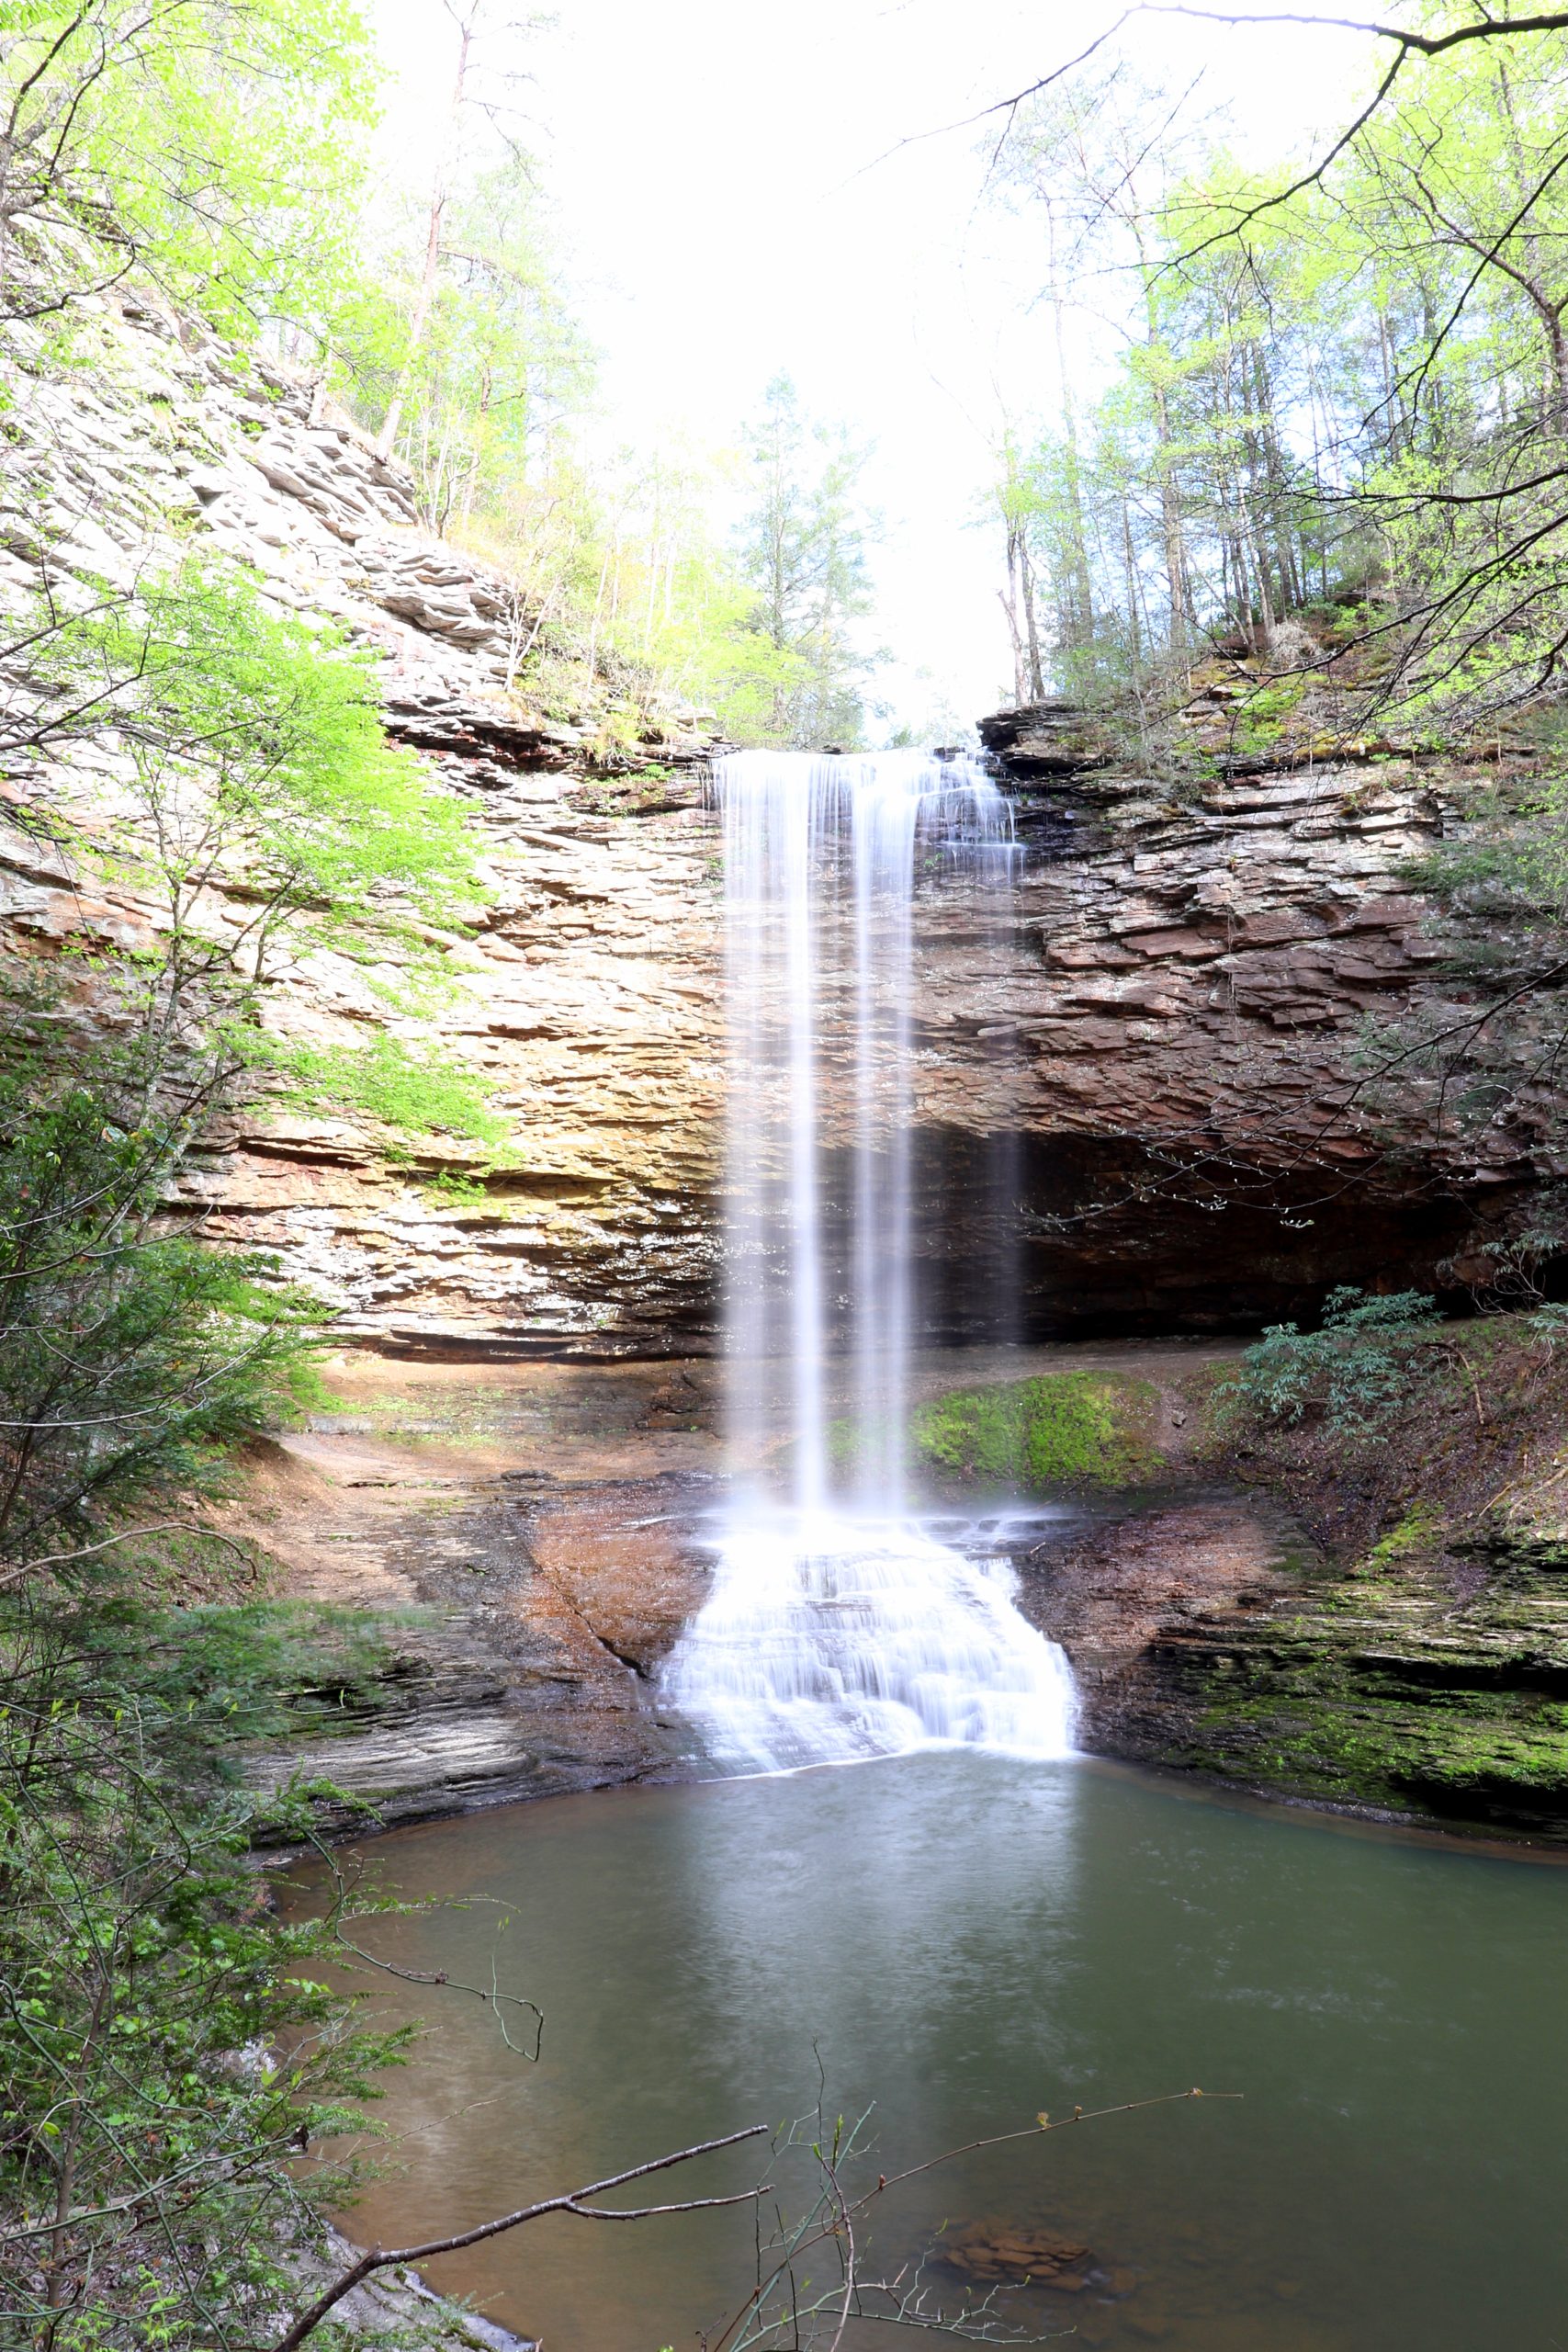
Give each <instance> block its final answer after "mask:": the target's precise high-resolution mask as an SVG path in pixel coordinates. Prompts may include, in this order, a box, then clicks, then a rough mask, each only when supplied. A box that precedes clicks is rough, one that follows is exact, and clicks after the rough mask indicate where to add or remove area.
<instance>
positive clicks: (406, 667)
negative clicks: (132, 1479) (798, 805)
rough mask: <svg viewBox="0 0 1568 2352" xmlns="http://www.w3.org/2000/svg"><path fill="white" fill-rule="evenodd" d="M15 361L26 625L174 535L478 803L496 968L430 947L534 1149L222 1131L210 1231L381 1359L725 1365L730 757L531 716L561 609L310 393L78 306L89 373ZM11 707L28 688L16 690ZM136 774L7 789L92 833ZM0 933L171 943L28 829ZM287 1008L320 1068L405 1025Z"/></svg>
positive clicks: (262, 1127) (379, 1007) (12, 522)
mask: <svg viewBox="0 0 1568 2352" xmlns="http://www.w3.org/2000/svg"><path fill="white" fill-rule="evenodd" d="M11 357H12V359H13V362H14V373H13V381H14V383H15V387H16V395H17V397H16V401H15V405H14V406H13V407H11V408H10V409H9V411H8V412H7V413H6V420H5V430H6V438H7V442H8V444H9V447H8V452H7V467H6V488H5V496H4V505H3V507H0V538H3V542H4V548H5V553H4V557H3V558H0V562H3V566H4V571H3V578H0V587H3V589H4V591H5V593H6V597H7V599H8V600H13V601H14V600H18V599H20V598H22V597H24V596H26V595H27V594H28V593H30V591H31V590H32V589H33V588H35V587H36V584H37V582H38V580H39V576H40V566H42V565H47V567H48V569H49V571H50V573H51V576H52V577H53V578H54V579H56V580H57V581H58V580H60V579H61V578H62V577H66V576H69V575H72V574H75V575H77V576H79V577H81V576H90V575H96V576H98V577H101V578H105V579H107V580H108V581H110V582H116V583H118V584H121V585H127V584H129V583H130V581H131V580H132V578H133V577H134V576H135V574H136V573H137V572H138V571H140V570H141V569H142V568H144V567H146V566H147V565H149V564H152V566H153V567H156V566H157V565H158V564H159V563H160V562H162V561H165V560H169V559H170V558H171V557H172V556H173V555H174V553H175V547H176V544H177V535H180V534H183V535H184V536H185V538H186V542H187V543H194V544H197V545H200V544H203V543H207V544H215V545H216V546H217V547H219V548H223V549H225V550H226V551H228V552H229V553H231V555H233V556H235V557H236V558H238V559H240V560H243V561H244V562H246V563H248V564H250V565H253V566H254V567H255V568H256V569H257V571H259V572H260V573H261V575H262V577H263V580H264V582H265V587H266V591H267V594H269V595H270V596H271V597H273V598H274V599H276V602H277V603H278V604H279V605H282V606H284V607H285V608H288V609H292V610H295V611H299V612H300V613H303V614H305V615H307V616H318V615H319V616H325V617H328V618H330V619H331V620H333V622H335V623H337V624H338V625H339V626H340V627H341V628H344V630H345V631H346V632H347V634H348V635H349V636H350V637H351V638H354V639H357V640H358V641H360V642H361V643H363V644H365V645H366V646H367V647H369V648H371V649H373V650H375V651H376V652H378V654H379V655H380V656H381V657H382V659H381V662H380V667H379V673H378V674H379V682H380V685H381V689H382V693H383V695H384V698H385V705H386V712H387V723H388V727H389V730H390V732H391V733H392V735H393V736H394V737H395V738H397V739H398V740H400V741H403V742H406V743H408V744H409V745H411V746H412V747H413V748H415V749H416V750H418V751H419V752H421V753H422V754H423V757H424V758H425V759H426V760H427V762H428V763H430V765H431V766H432V768H433V770H434V773H435V774H436V775H438V776H439V777H440V778H441V779H442V781H443V782H444V783H445V784H446V786H449V787H450V788H451V789H452V790H454V791H456V792H457V793H460V794H462V795H464V796H465V797H467V798H468V800H469V801H470V802H471V804H472V806H473V809H474V816H475V821H476V823H477V824H478V825H479V827H480V828H481V829H482V832H483V836H484V850H485V854H486V859H487V865H488V870H489V874H490V878H491V885H492V890H493V895H492V898H491V903H490V904H489V906H488V907H487V908H486V909H485V910H484V911H483V912H482V914H481V915H480V916H479V934H478V938H477V941H476V942H475V943H474V944H473V946H472V948H466V947H465V946H464V945H463V944H462V943H460V942H457V941H455V940H454V941H450V942H446V943H442V942H440V941H437V942H434V944H435V945H436V946H437V947H440V946H442V945H443V944H445V945H446V948H447V949H448V950H449V951H450V964H451V968H452V973H453V979H454V988H453V990H452V994H451V996H450V999H449V1001H448V1003H447V1005H446V1010H445V1012H444V1013H443V1015H442V1016H441V1027H442V1031H443V1034H444V1042H445V1046H446V1051H447V1052H448V1053H449V1054H450V1055H451V1057H452V1058H453V1060H454V1061H455V1062H456V1063H457V1064H459V1065H460V1066H461V1067H462V1068H464V1069H468V1070H471V1071H476V1072H478V1073H479V1075H480V1076H482V1077H483V1078H484V1079H485V1080H488V1081H489V1082H490V1084H491V1087H492V1088H493V1090H494V1107H495V1109H496V1110H497V1111H498V1112H499V1113H500V1114H501V1115H502V1117H503V1118H504V1119H505V1120H506V1121H507V1123H508V1125H509V1126H510V1128H511V1130H512V1134H511V1140H510V1144H509V1146H508V1148H507V1149H506V1151H505V1153H504V1155H503V1158H504V1161H505V1165H504V1169H503V1170H502V1171H501V1172H498V1173H497V1174H495V1175H494V1176H493V1177H487V1178H483V1179H482V1180H481V1182H480V1183H479V1188H478V1190H477V1191H476V1190H475V1189H474V1188H473V1187H472V1186H471V1185H461V1186H454V1185H452V1183H451V1182H450V1181H449V1180H450V1178H451V1177H452V1176H453V1175H454V1174H457V1175H459V1176H461V1175H462V1174H463V1172H464V1169H465V1166H466V1165H468V1164H469V1163H472V1162H473V1161H475V1160H477V1159H479V1154H478V1152H477V1151H476V1150H465V1148H464V1147H462V1146H460V1145H459V1146H455V1147H453V1148H450V1149H445V1148H442V1147H440V1146H438V1145H430V1146H425V1147H419V1146H416V1147H415V1148H413V1149H412V1152H411V1151H408V1150H398V1149H396V1148H394V1149H392V1150H390V1151H389V1148H388V1145H389V1141H392V1140H394V1139H390V1138H389V1137H388V1136H385V1135H384V1134H383V1133H380V1132H378V1130H376V1129H375V1128H374V1127H373V1126H367V1125H366V1124H365V1123H364V1122H361V1121H355V1120H353V1119H349V1118H347V1117H339V1116H333V1115H330V1114H329V1115H323V1116H317V1115H310V1116H304V1115H299V1114H293V1113H290V1114H278V1113H277V1112H276V1109H275V1110H273V1111H271V1112H270V1113H269V1112H265V1111H263V1112H258V1114H255V1115H254V1116H252V1117H249V1118H246V1119H245V1120H243V1121H242V1122H241V1123H240V1124H239V1125H237V1126H236V1127H235V1128H234V1129H233V1130H232V1131H231V1132H230V1133H227V1134H222V1135H220V1136H218V1137H217V1138H215V1148H213V1149H212V1150H211V1151H210V1152H209V1153H208V1154H207V1156H206V1158H205V1159H204V1161H203V1163H202V1164H201V1165H200V1166H199V1167H198V1168H197V1170H196V1171H195V1172H194V1173H193V1175H192V1177H191V1179H190V1181H189V1182H188V1184H187V1186H186V1193H185V1203H186V1205H187V1206H188V1207H190V1208H192V1209H196V1208H198V1207H199V1208H200V1209H202V1210H203V1211H205V1212H206V1215H207V1227H206V1229H207V1230H208V1231H209V1233H211V1234H213V1235H215V1236H217V1237H219V1238H223V1239H228V1240H233V1241H235V1242H240V1243H244V1244H253V1245H257V1246H262V1247H267V1248H272V1249H276V1250H279V1251H280V1252H282V1253H283V1255H284V1257H285V1259H286V1261H287V1263H288V1270H289V1272H290V1273H291V1274H292V1275H293V1276H294V1277H295V1278H296V1279H298V1280H299V1281H302V1282H304V1283H307V1284H309V1285H310V1287H311V1288H312V1289H313V1290H315V1291H316V1292H317V1293H318V1294H319V1295H323V1296H324V1297H326V1298H327V1299H328V1300H330V1301H331V1302H332V1303H333V1306H336V1307H337V1308H338V1310H339V1317H340V1319H339V1321H338V1324H337V1329H338V1330H339V1331H340V1332H341V1333H342V1335H343V1336H344V1338H356V1339H360V1340H365V1341H367V1342H369V1343H372V1344H375V1345H378V1346H380V1347H382V1348H390V1349H393V1350H396V1351H418V1352H432V1351H434V1352H457V1353H464V1354H468V1353H485V1352H496V1351H499V1352H502V1353H514V1354H515V1353H529V1352H536V1351H574V1350H586V1351H594V1352H611V1353H615V1352H627V1351H631V1352H640V1351H652V1352H658V1351H662V1350H665V1349H668V1348H670V1347H671V1346H672V1345H675V1344H677V1342H678V1341H679V1340H685V1341H686V1342H687V1343H689V1342H690V1340H691V1339H692V1337H693V1336H695V1337H696V1338H697V1339H698V1340H699V1343H700V1340H701V1339H702V1337H703V1336H704V1335H705V1330H706V1328H707V1322H708V1316H709V1301H710V1296H711V1289H712V1283H711V1274H710V1259H711V1254H712V1252H711V1240H710V1222H711V1221H710V1219H709V1218H708V1217H707V1216H706V1214H705V1203H706V1202H707V1200H708V1198H709V1195H710V1193H711V1190H712V1185H713V1181H714V1173H715V1170H714V1160H713V1135H714V1128H715V1111H716V1091H715V1075H714V1068H713V1052H714V1035H715V1021H714V1013H715V987H714V946H715V921H714V884H713V877H712V873H711V842H710V839H709V835H708V830H707V826H706V822H705V818H704V816H703V812H702V810H701V808H700V805H699V804H700V800H701V785H700V776H699V774H698V769H699V766H700V762H701V760H702V758H703V757H704V755H705V753H706V752H707V751H708V750H709V749H710V748H711V745H712V742H713V737H712V734H711V730H710V731H709V732H708V733H706V734H705V733H703V732H702V731H701V729H700V728H699V727H698V725H697V723H696V722H695V721H694V718H692V717H691V715H690V714H685V715H682V714H681V713H679V712H672V713H670V714H666V715H664V716H660V715H659V714H657V713H653V714H650V713H649V712H648V711H646V710H640V711H639V710H637V709H636V708H635V707H634V706H632V705H631V704H630V703H629V702H622V703H621V704H620V705H619V706H616V705H615V702H614V700H613V698H612V697H611V696H610V695H608V694H607V693H604V694H601V695H600V696H599V699H598V703H597V704H596V706H595V707H594V708H592V709H591V710H588V711H585V712H582V713H579V714H577V716H576V717H575V718H562V717H560V716H559V715H558V714H554V713H551V712H549V711H547V710H544V709H540V708H537V707H533V706H532V705H531V704H530V703H529V702H528V701H527V700H526V698H525V696H524V695H523V694H522V693H521V692H520V691H518V690H517V680H518V673H519V671H520V668H521V666H522V664H523V662H524V661H525V656H526V654H527V652H528V650H530V647H531V645H532V643H533V642H534V640H535V639H536V637H537V636H538V633H539V627H540V620H539V616H537V615H536V614H532V613H530V611H529V610H528V609H527V607H526V606H525V603H524V601H523V599H522V597H521V594H520V593H519V591H518V590H517V588H516V586H515V584H514V583H513V582H511V581H510V580H509V579H507V578H506V577H505V576H504V575H502V573H500V572H498V571H494V570H492V569H491V568H490V567H488V566H487V565H485V564H483V563H480V562H479V561H477V560H475V559H473V558H471V557H469V556H468V555H465V554H463V553H461V552H460V551H458V550H457V549H455V548H450V547H447V546H446V545H444V544H442V543H441V542H440V541H438V540H435V539H434V538H433V537H431V536H430V535H429V534H428V533H427V532H425V531H423V530H422V529H421V528H420V527H419V526H418V524H417V522H416V519H415V515H414V509H413V504H412V495H411V490H410V485H409V483H408V481H406V479H405V478H404V476H403V474H402V472H401V469H399V468H398V467H396V466H394V465H389V464H388V463H387V462H386V461H385V460H383V459H382V458H378V456H377V455H376V454H375V453H374V451H373V450H372V449H370V448H369V447H367V445H366V443H365V441H364V439H363V438H362V436H360V435H358V434H357V433H355V430H354V429H353V428H352V427H351V426H350V425H349V424H346V423H344V422H342V421H334V420H333V418H331V417H330V416H328V417H323V416H322V415H321V413H320V407H319V403H317V402H316V401H314V399H313V395H312V392H311V390H310V387H309V386H308V385H305V384H302V383H300V382H298V381H296V380H294V379H292V378H290V377H288V375H286V374H284V373H281V372H279V371H276V370H275V369H272V368H267V367H265V366H260V365H253V364H251V363H249V362H244V363H242V362H241V361H239V360H238V359H237V358H236V357H235V356H234V355H233V354H232V353H231V352H230V351H228V350H226V349H224V348H223V347H222V346H220V345H216V344H214V343H212V342H210V341H209V340H204V339H199V338H197V337H194V336H193V335H191V334H190V333H189V332H188V331H187V330H186V329H184V328H182V327H177V326H176V324H175V322H172V321H171V320H169V319H168V318H166V317H164V316H163V315H162V314H161V313H159V312H157V311H153V310H152V309H149V308H143V307H141V306H139V305H137V304H134V303H130V302H126V303H109V302H102V303H97V304H90V305H85V306H83V314H82V316H81V317H80V318H79V320H78V322H77V324H76V328H75V352H74V358H75V361H76V363H77V364H75V365H73V366H71V367H69V368H60V367H58V366H55V365H53V364H51V361H50V360H49V357H48V356H47V352H46V349H45V345H44V339H43V337H42V335H41V334H39V333H32V334H29V332H28V330H26V329H22V330H16V331H15V339H14V344H13V348H12V352H11ZM6 684H7V685H8V686H10V687H11V688H12V689H13V690H15V691H17V692H21V693H25V692H26V690H27V681H26V678H25V675H18V674H17V673H16V672H13V673H12V674H11V676H10V677H9V678H8V679H7V680H6ZM115 766H116V746H115V742H114V739H113V737H112V736H108V737H107V738H104V739H101V740H99V741H95V742H93V743H91V744H87V745H82V744H78V745H76V746H74V747H72V748H71V749H70V751H69V755H68V756H67V755H65V754H62V756H61V757H60V758H58V759H56V760H55V761H53V762H52V763H51V764H50V765H48V766H47V767H44V768H42V769H41V770H40V768H39V766H38V765H36V764H34V763H31V762H29V761H25V760H19V761H18V762H17V763H16V765H15V768H14V775H15V786H14V787H13V789H14V790H19V791H20V792H21V793H22V794H24V795H25V796H30V797H33V798H35V799H39V798H41V799H43V800H45V801H48V800H50V799H51V798H66V797H69V798H71V799H73V801H74V802H75V803H76V805H77V807H78V808H81V807H82V806H83V805H84V804H88V805H90V803H91V800H92V797H93V794H94V792H95V790H96V789H97V788H98V786H99V784H100V783H101V784H102V785H103V786H106V787H107V788H112V785H113V781H114V775H115ZM0 917H3V920H4V922H5V923H6V929H7V931H8V933H9V940H10V943H11V944H12V945H13V947H15V948H17V949H18V950H20V951H21V952H24V953H39V952H47V951H49V950H51V949H52V948H54V947H56V946H58V945H60V944H63V943H65V942H66V941H68V940H76V941H81V940H82V939H84V938H85V939H86V940H88V941H90V942H92V943H94V944H110V945H119V946H124V945H133V944H145V943H146V942H147V941H148V939H149V938H150V936H151V934H152V932H153V931H154V930H155V929H156V926H157V922H158V917H157V913H156V910H155V909H153V908H152V906H150V905H148V904H144V903H140V902H138V900H137V899H136V898H135V896H134V894H133V893H131V892H129V891H127V890H126V889H124V888H118V887H116V886H115V885H113V884H112V883H108V882H94V881H92V880H91V879H90V878H89V879H88V880H87V881H86V883H85V882H84V877H83V876H82V875H81V874H80V873H72V872H68V871H67V870H66V868H65V866H64V865H63V864H62V862H61V860H59V859H58V858H57V857H55V856H53V855H52V854H51V853H49V852H48V851H47V850H40V848H39V844H38V842H37V840H36V839H35V838H29V836H28V833H27V832H26V831H10V832H7V833H6V834H5V835H4V836H3V837H0ZM218 919H219V920H221V910H219V918H218ZM274 999H275V1001H274V1003H273V1006H272V1009H271V1012H270V1015H269V1018H270V1019H271V1021H272V1023H273V1025H274V1026H276V1029H277V1030H278V1031H279V1033H280V1034H282V1035H287V1036H294V1037H298V1038H302V1039H306V1040H308V1041H309V1042H310V1043H311V1044H312V1045H328V1046H331V1045H353V1044H355V1043H357V1042H359V1041H360V1040H361V1039H362V1038H363V1037H364V1035H366V1033H367V1028H374V1027H376V1026H377V1025H379V1024H382V1023H386V1022H387V1020H388V1015H387V1012H386V1008H385V1005H384V1003H383V1002H382V1001H381V1000H380V999H379V998H378V996H377V995H376V993H375V992H374V991H373V990H372V989H371V988H370V986H369V985H368V983H367V976H366V975H365V973H364V972H363V971H362V969H361V968H360V967H358V966H357V965H355V964H354V963H352V962H350V961H349V960H348V959H347V958H336V957H332V956H317V957H315V958H313V959H312V960H311V961H310V963H309V964H308V965H307V966H306V967H304V968H303V969H302V970H301V971H299V973H298V974H297V975H296V976H295V977H294V978H292V979H291V980H290V981H289V982H288V984H287V985H285V986H282V987H279V988H278V989H276V990H275V991H274ZM444 1178H445V1179H446V1180H448V1181H447V1182H446V1187H445V1190H444V1189H443V1182H442V1180H443V1179H444ZM454 1195H457V1196H456V1197H455V1196H454Z"/></svg>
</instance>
